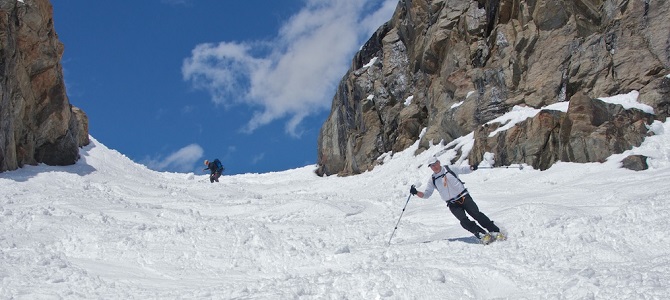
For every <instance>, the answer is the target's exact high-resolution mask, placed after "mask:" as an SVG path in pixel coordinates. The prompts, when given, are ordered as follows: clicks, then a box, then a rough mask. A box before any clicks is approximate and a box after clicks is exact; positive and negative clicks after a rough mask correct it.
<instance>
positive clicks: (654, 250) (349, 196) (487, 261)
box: [0, 122, 670, 299]
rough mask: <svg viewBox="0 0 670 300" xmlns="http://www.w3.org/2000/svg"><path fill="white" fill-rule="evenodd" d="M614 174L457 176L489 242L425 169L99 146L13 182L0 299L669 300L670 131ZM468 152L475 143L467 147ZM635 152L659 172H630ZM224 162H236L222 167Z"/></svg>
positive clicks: (0, 240) (0, 259) (411, 164)
mask: <svg viewBox="0 0 670 300" xmlns="http://www.w3.org/2000/svg"><path fill="white" fill-rule="evenodd" d="M653 129H654V131H656V132H657V133H658V135H656V136H652V137H649V138H647V140H646V141H645V142H644V144H643V145H642V146H641V147H639V148H636V149H633V150H631V151H628V152H627V153H625V154H622V155H616V156H613V157H612V158H611V159H610V160H609V161H608V162H606V163H602V164H572V163H558V164H556V165H555V166H554V167H552V168H551V169H549V170H547V171H542V172H540V171H537V170H533V169H532V168H530V167H528V166H526V167H525V168H523V169H522V170H520V169H513V168H510V169H480V170H478V171H476V172H474V173H472V174H468V175H464V176H462V179H463V180H464V181H465V182H466V185H467V186H468V187H469V190H470V191H471V193H472V195H473V197H474V199H475V201H476V202H477V204H478V205H479V207H480V208H481V210H482V211H483V212H485V213H486V214H487V215H488V216H489V217H491V218H492V219H493V220H494V221H495V222H496V223H497V224H498V225H500V226H501V227H502V228H504V229H505V230H507V231H508V232H509V240H508V241H506V242H496V243H493V244H491V245H489V246H483V245H481V244H478V243H477V242H476V240H475V239H474V238H473V237H471V236H470V234H469V233H468V232H466V231H465V230H464V229H462V228H461V227H460V225H459V224H458V222H457V220H456V219H455V218H454V217H453V216H452V215H451V214H450V213H449V211H448V209H447V207H446V205H445V204H444V202H442V201H441V200H439V197H438V196H437V195H434V196H433V197H431V198H430V199H420V198H416V197H412V198H410V200H409V203H408V205H407V209H406V211H405V212H404V215H403V217H402V219H401V220H400V224H399V226H398V229H397V231H396V233H395V236H394V237H393V240H392V242H391V245H390V246H389V245H388V240H389V237H390V236H391V232H392V231H393V229H394V226H395V224H396V222H397V221H398V218H399V216H400V213H401V211H402V208H403V206H404V205H405V203H406V201H407V198H408V190H409V187H410V185H412V184H416V185H417V186H418V188H419V190H423V189H424V188H425V183H426V182H427V180H428V177H429V175H430V169H428V168H427V167H426V166H425V165H424V164H423V162H425V161H426V160H427V158H428V157H430V156H431V155H434V154H438V155H439V158H440V159H441V160H442V161H443V162H444V161H448V160H449V159H450V158H452V157H454V155H455V151H454V150H453V149H451V150H448V151H444V147H443V146H439V145H438V146H434V147H432V148H431V149H430V150H428V151H426V152H424V153H422V154H421V155H419V156H416V157H415V156H413V153H414V150H415V149H416V147H417V146H416V145H415V146H413V147H412V148H410V149H408V150H406V151H404V152H401V153H395V154H394V155H393V156H392V157H391V155H387V156H386V158H385V164H384V165H383V166H380V167H378V168H375V170H373V171H371V172H367V173H364V174H361V175H358V176H352V177H346V178H341V177H337V176H330V177H325V178H321V177H317V176H316V175H314V173H313V170H314V169H315V168H314V167H313V166H307V167H304V168H299V169H294V170H288V171H284V172H277V173H268V174H244V175H235V176H223V177H222V178H221V182H220V183H218V184H210V183H209V181H208V179H207V176H206V175H202V174H197V175H194V174H177V173H159V172H154V171H151V170H149V169H147V168H145V167H144V166H141V165H138V164H135V163H133V162H132V161H130V160H129V159H128V158H126V157H125V156H123V155H122V154H120V153H118V152H116V151H114V150H110V149H108V148H107V147H105V146H104V145H103V144H101V143H100V142H98V141H96V140H95V139H92V144H91V145H90V146H88V147H86V148H84V149H82V150H81V155H82V159H81V160H80V161H79V162H78V163H77V164H76V165H73V166H69V167H49V166H44V165H40V166H27V167H25V168H23V169H20V170H17V171H13V172H5V173H0V283H1V285H0V298H2V299H63V298H65V299H667V295H668V293H669V292H670V288H669V285H668V282H670V256H669V254H670V250H668V248H669V247H668V246H670V242H669V241H670V239H669V238H668V233H669V232H670V223H668V220H669V219H670V204H669V203H670V201H669V199H670V196H669V195H670V185H668V182H669V181H670V134H668V133H670V123H668V122H666V123H655V124H654V125H653ZM462 146H464V147H467V143H462ZM626 154H644V155H647V156H649V157H650V159H649V164H650V169H649V170H646V171H641V172H634V171H630V170H626V169H622V168H619V165H620V164H619V161H620V160H621V159H623V158H624V157H625V155H626ZM224 163H225V162H224Z"/></svg>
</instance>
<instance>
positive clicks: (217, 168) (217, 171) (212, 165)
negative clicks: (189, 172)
mask: <svg viewBox="0 0 670 300" xmlns="http://www.w3.org/2000/svg"><path fill="white" fill-rule="evenodd" d="M205 166H207V168H205V169H203V171H207V170H209V172H210V174H209V182H211V183H214V181H216V182H219V177H221V173H223V170H225V168H224V167H223V165H222V164H221V161H220V160H219V159H218V158H217V159H214V161H212V162H209V160H205Z"/></svg>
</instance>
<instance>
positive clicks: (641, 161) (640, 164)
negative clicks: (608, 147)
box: [621, 155, 649, 171]
mask: <svg viewBox="0 0 670 300" xmlns="http://www.w3.org/2000/svg"><path fill="white" fill-rule="evenodd" d="M621 163H622V164H623V167H624V168H626V169H629V170H633V171H642V170H646V169H649V165H647V157H646V156H644V155H631V156H628V157H626V158H624V159H623V160H622V161H621Z"/></svg>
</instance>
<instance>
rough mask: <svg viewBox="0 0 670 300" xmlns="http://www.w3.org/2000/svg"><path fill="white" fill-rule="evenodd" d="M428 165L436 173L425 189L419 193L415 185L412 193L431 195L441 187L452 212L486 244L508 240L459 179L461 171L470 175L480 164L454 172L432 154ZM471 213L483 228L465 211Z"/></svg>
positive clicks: (454, 170)
mask: <svg viewBox="0 0 670 300" xmlns="http://www.w3.org/2000/svg"><path fill="white" fill-rule="evenodd" d="M428 167H430V168H431V170H433V174H432V175H431V177H430V179H429V180H428V185H427V187H426V190H425V191H424V192H419V191H417V190H416V187H415V186H414V185H412V187H411V188H410V190H409V192H410V193H411V194H412V195H416V196H419V198H428V197H430V196H431V195H432V194H433V191H434V190H435V189H437V191H438V192H439V193H440V197H442V200H444V201H445V202H447V206H448V207H449V210H450V211H451V213H452V214H453V215H454V216H455V217H456V218H457V219H458V220H459V221H460V222H461V226H463V228H465V230H467V231H470V232H471V233H472V234H474V235H475V237H477V238H478V239H480V240H481V242H482V243H483V244H485V245H486V244H489V243H491V242H493V241H494V240H504V239H505V236H504V235H503V234H502V233H500V228H498V226H496V225H495V224H493V221H491V220H490V219H489V218H488V217H487V216H486V215H485V214H484V213H482V212H480V211H479V207H477V204H476V203H475V201H474V200H472V197H471V196H470V194H469V193H468V190H467V189H466V188H465V185H464V184H463V182H462V181H461V180H460V179H459V178H458V176H457V174H467V173H470V172H472V171H474V170H476V169H477V167H476V166H473V167H470V166H464V167H457V168H454V169H453V171H452V169H451V168H449V167H447V166H444V167H443V166H442V165H440V161H439V160H438V159H437V158H436V157H431V158H430V159H429V160H428ZM466 212H467V213H468V214H469V215H470V216H471V217H472V218H474V219H475V220H477V222H479V224H480V225H481V226H483V227H484V228H486V229H487V230H488V232H486V230H484V229H483V228H482V227H480V226H479V225H477V223H475V222H474V221H472V220H470V219H469V218H468V217H467V215H466V214H465V213H466Z"/></svg>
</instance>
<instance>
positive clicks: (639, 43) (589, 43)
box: [317, 0, 670, 175]
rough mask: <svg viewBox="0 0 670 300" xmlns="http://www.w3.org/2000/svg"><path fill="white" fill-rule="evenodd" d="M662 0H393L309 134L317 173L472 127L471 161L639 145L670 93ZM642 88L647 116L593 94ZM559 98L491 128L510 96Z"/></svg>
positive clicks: (357, 168) (666, 4)
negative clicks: (313, 135) (559, 107)
mask: <svg viewBox="0 0 670 300" xmlns="http://www.w3.org/2000/svg"><path fill="white" fill-rule="evenodd" d="M668 16H670V1H668V0H655V1H648V0H647V1H644V0H638V1H629V0H502V1H494V0H479V1H473V0H470V1H465V0H401V1H399V4H398V6H397V8H396V11H395V14H394V16H393V18H392V19H391V20H390V21H389V22H387V23H386V24H385V25H383V26H382V27H380V28H379V29H378V30H377V32H376V33H375V34H374V35H373V36H372V37H371V38H370V39H369V40H368V42H367V43H366V44H365V45H364V46H363V47H362V49H361V50H360V51H359V52H358V53H357V54H356V56H355V57H354V59H353V60H352V65H351V68H350V70H349V71H348V73H347V74H346V75H345V76H344V78H343V79H342V81H341V83H340V85H339V87H338V90H337V92H336V94H335V96H334V98H333V105H332V109H331V114H330V116H329V117H328V119H327V120H326V122H325V123H324V125H323V127H322V128H321V132H320V136H319V140H318V164H319V169H318V170H317V173H318V174H320V175H322V174H328V175H330V174H341V175H349V174H357V173H361V172H364V171H366V170H369V169H371V168H373V167H374V166H375V165H376V164H377V163H378V162H377V161H376V159H377V158H378V157H379V156H380V155H381V154H383V153H387V152H389V151H393V152H396V151H401V150H403V149H406V148H407V147H408V146H409V145H411V144H413V143H414V142H415V141H416V140H417V139H419V136H420V132H421V131H422V130H423V129H424V128H425V129H426V132H425V134H424V135H423V136H422V137H421V141H420V149H419V151H423V150H425V149H426V148H427V147H429V146H430V144H431V143H433V144H438V143H440V142H442V143H444V144H445V145H446V144H447V143H448V142H450V141H452V140H454V139H455V138H458V137H460V136H463V135H466V134H469V133H470V132H474V137H475V145H474V147H473V149H472V150H471V151H470V153H469V156H468V158H469V160H470V163H471V164H476V163H479V162H480V161H481V160H482V157H483V155H484V153H486V152H490V153H493V154H495V157H496V164H499V165H507V164H511V163H526V164H529V165H532V166H533V167H535V168H538V169H546V168H548V167H550V166H551V165H552V164H553V163H555V162H556V161H559V160H560V161H571V162H597V161H602V160H604V159H605V158H606V157H608V156H609V155H611V154H613V153H620V152H622V151H624V150H626V149H630V148H631V147H633V146H636V145H639V144H640V143H641V141H642V140H643V138H644V136H645V135H647V134H649V133H648V132H647V131H648V130H647V127H646V126H645V124H649V123H650V122H652V121H653V120H654V119H657V120H662V121H664V120H665V118H666V117H667V116H668V107H669V105H670V78H668V77H666V75H667V74H669V73H670V71H669V70H670V22H668V19H667V18H668ZM631 91H638V92H639V98H638V100H639V101H640V102H642V103H644V104H647V105H649V106H651V107H652V108H653V109H654V114H649V113H645V112H642V111H639V110H636V109H629V110H626V109H623V107H621V106H619V105H613V104H607V103H604V102H602V101H600V100H597V98H599V97H604V96H612V95H617V94H624V93H628V92H631ZM557 102H568V103H569V104H568V105H569V109H568V111H567V112H561V111H554V110H543V111H541V112H540V113H539V114H537V115H536V116H535V117H533V118H530V119H527V120H526V121H525V122H522V123H519V124H517V125H516V126H515V127H513V128H512V129H509V130H506V131H504V132H500V133H498V134H496V135H494V136H493V137H490V133H491V132H492V131H493V130H495V129H496V128H498V127H499V125H500V124H498V123H492V124H487V123H488V122H489V121H491V120H493V119H495V118H497V117H499V116H501V115H502V114H505V113H507V112H509V111H510V110H511V109H512V108H513V107H515V106H526V107H533V108H542V107H545V106H547V105H550V104H554V103H557Z"/></svg>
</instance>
